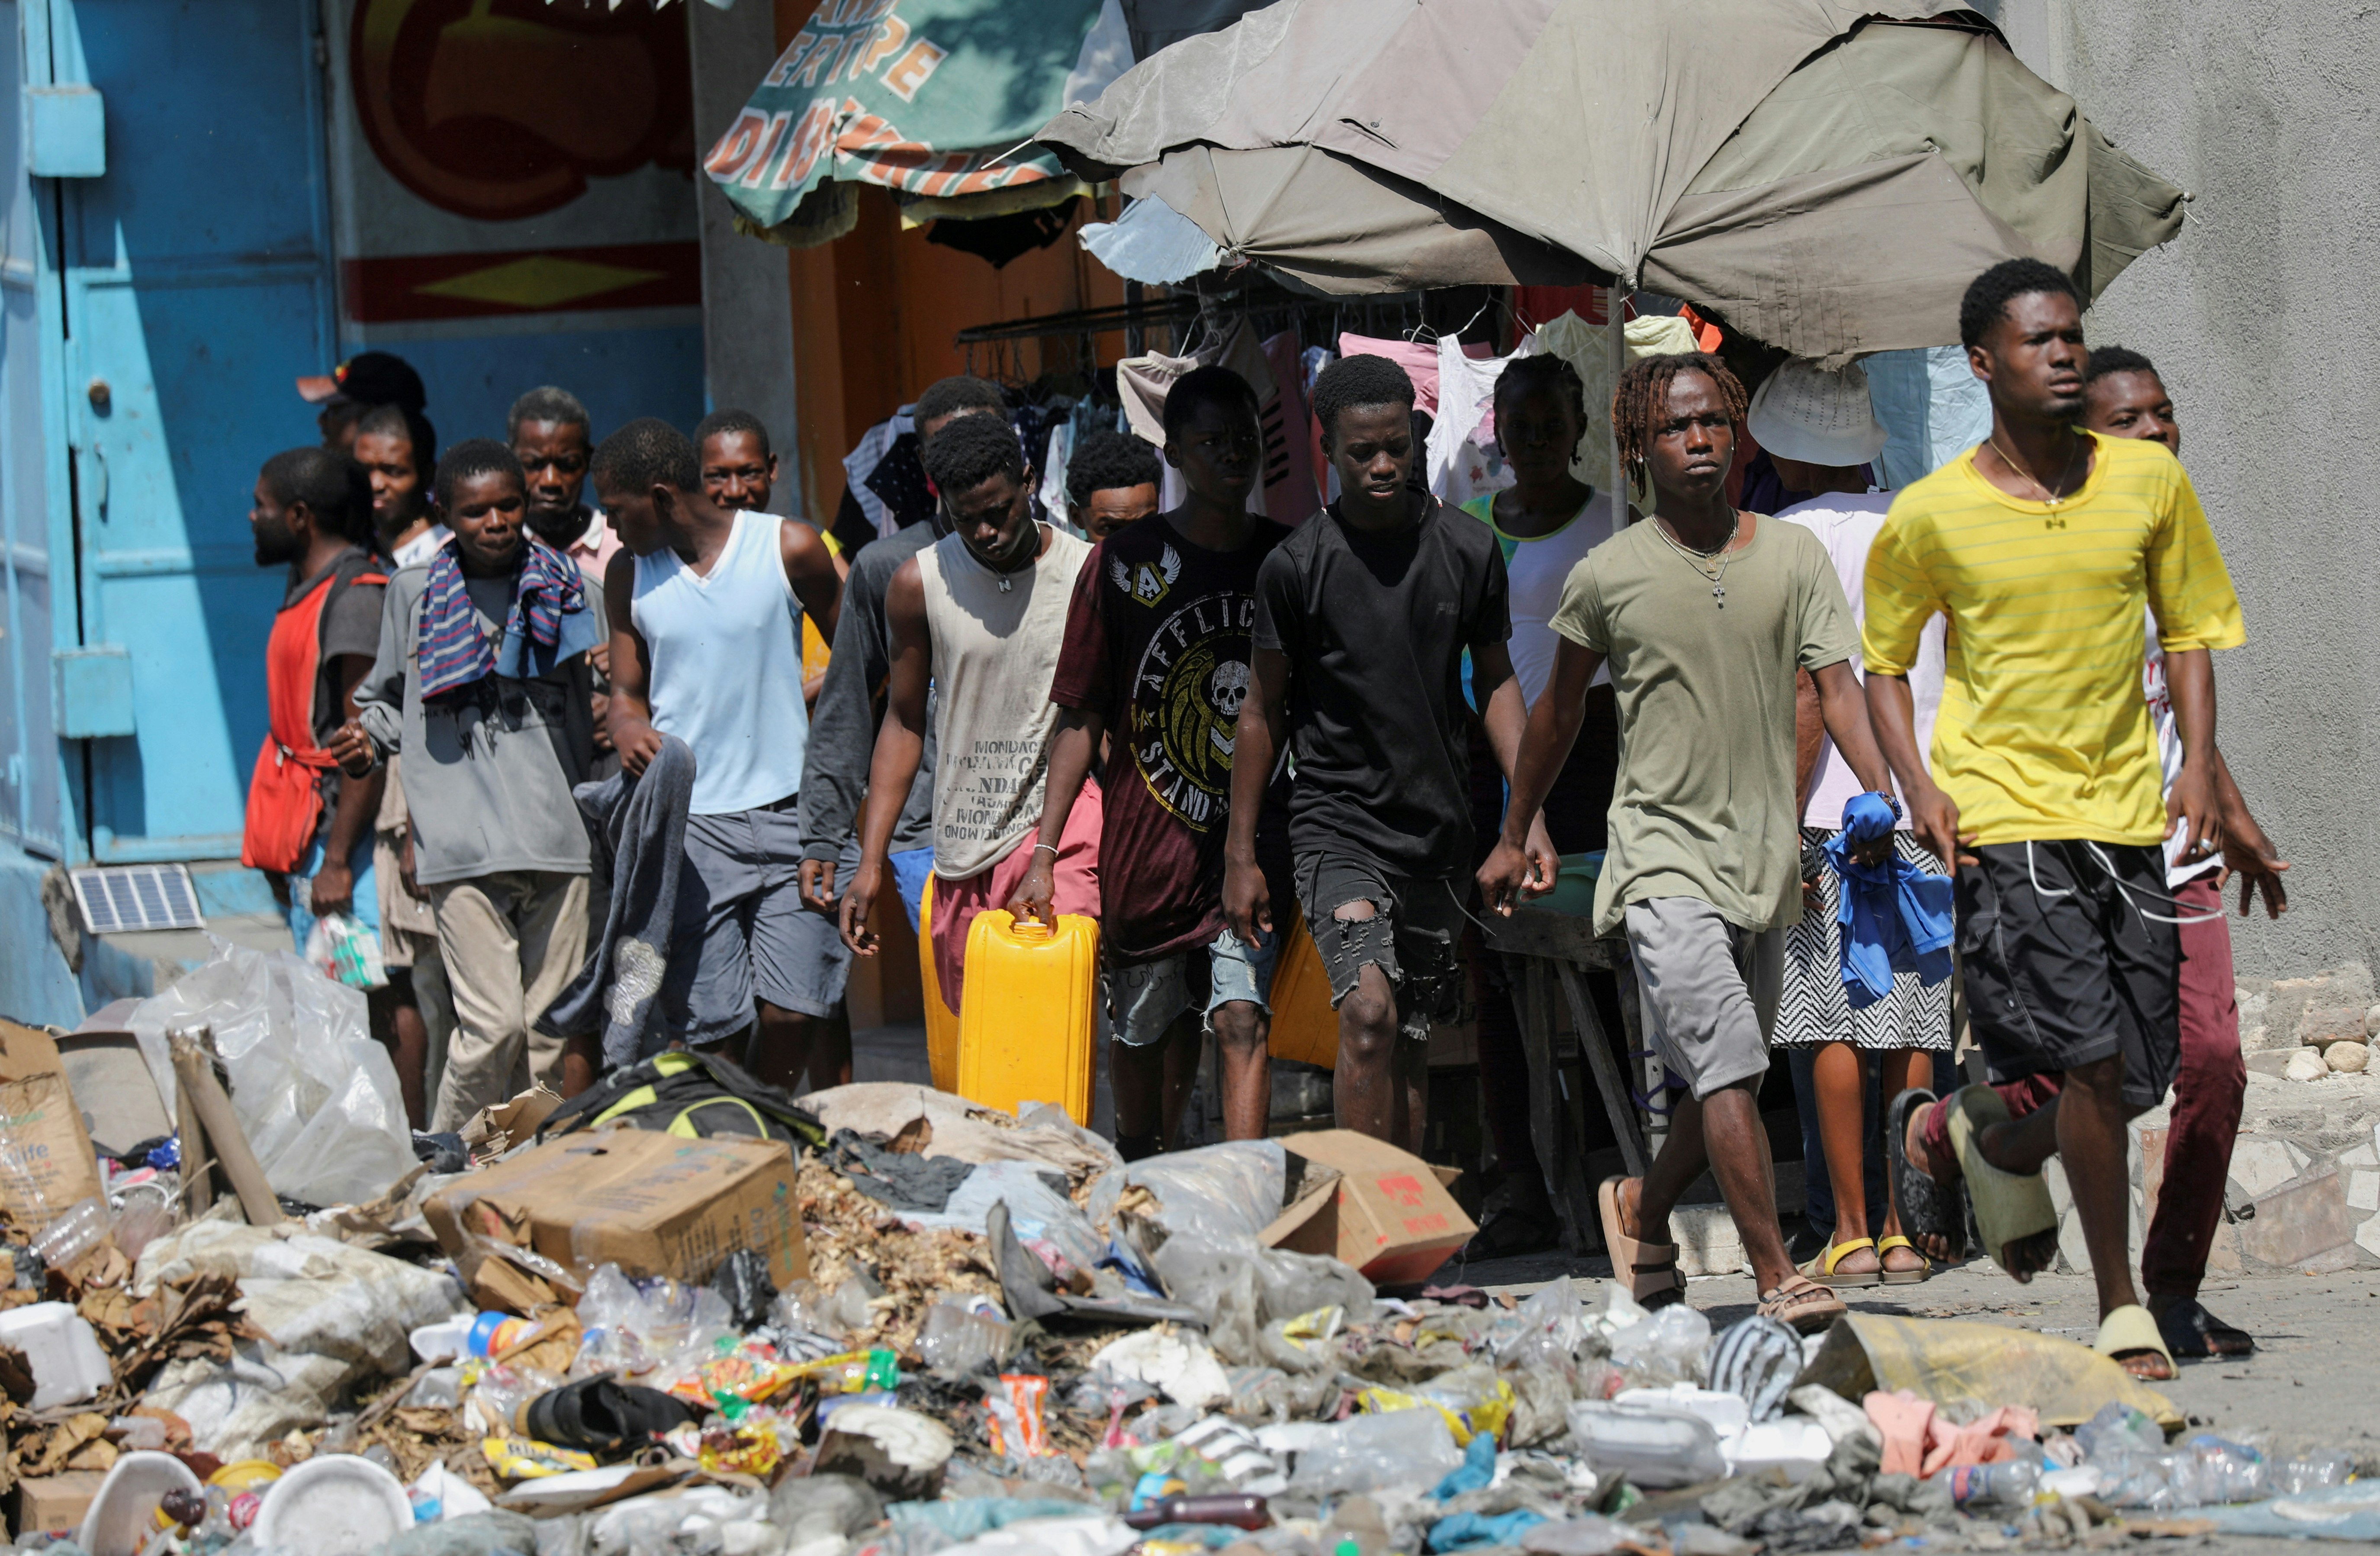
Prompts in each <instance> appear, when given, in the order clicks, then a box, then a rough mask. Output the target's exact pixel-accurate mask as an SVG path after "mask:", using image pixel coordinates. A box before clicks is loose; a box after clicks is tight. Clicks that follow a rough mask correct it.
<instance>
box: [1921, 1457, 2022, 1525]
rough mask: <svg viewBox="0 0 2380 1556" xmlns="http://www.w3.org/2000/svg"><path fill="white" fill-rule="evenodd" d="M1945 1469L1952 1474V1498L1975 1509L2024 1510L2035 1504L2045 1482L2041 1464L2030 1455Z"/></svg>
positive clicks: (1977, 1510)
mask: <svg viewBox="0 0 2380 1556" xmlns="http://www.w3.org/2000/svg"><path fill="white" fill-rule="evenodd" d="M1942 1473H1943V1474H1945V1475H1946V1476H1948V1477H1949V1481H1950V1500H1951V1501H1953V1502H1954V1503H1956V1504H1957V1505H1958V1506H1960V1507H1961V1508H1962V1509H1965V1510H1966V1511H1968V1512H1971V1513H1982V1512H1985V1511H1986V1510H1990V1511H1995V1512H2021V1511H2022V1510H2023V1509H2025V1508H2028V1507H2031V1506H2032V1505H2033V1498H2034V1491H2035V1490H2036V1489H2038V1488H2039V1486H2040V1484H2041V1466H2040V1465H2037V1464H2034V1462H2033V1461H2031V1460H2030V1459H2013V1460H2010V1461H2008V1462H2006V1463H2004V1464H1997V1465H1954V1466H1953V1467H1951V1468H1949V1469H1948V1470H1945V1471H1943V1472H1942Z"/></svg>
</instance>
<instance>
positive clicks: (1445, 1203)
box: [1263, 1129, 1478, 1286]
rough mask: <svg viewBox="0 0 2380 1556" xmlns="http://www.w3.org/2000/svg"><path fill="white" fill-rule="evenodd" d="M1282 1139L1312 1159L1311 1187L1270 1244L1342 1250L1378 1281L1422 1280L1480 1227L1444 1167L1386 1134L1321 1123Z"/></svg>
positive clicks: (1273, 1228) (1268, 1235) (1307, 1250)
mask: <svg viewBox="0 0 2380 1556" xmlns="http://www.w3.org/2000/svg"><path fill="white" fill-rule="evenodd" d="M1281 1146H1282V1148H1283V1149H1286V1150H1289V1151H1290V1152H1292V1153H1293V1154H1294V1155H1296V1156H1299V1157H1302V1158H1304V1159H1305V1161H1306V1162H1307V1163H1309V1164H1310V1165H1309V1167H1308V1169H1307V1171H1306V1173H1305V1187H1304V1189H1303V1190H1302V1191H1301V1192H1299V1193H1298V1195H1297V1196H1296V1197H1295V1198H1294V1199H1293V1200H1292V1202H1291V1203H1290V1206H1289V1208H1288V1209H1287V1210H1283V1211H1281V1216H1280V1218H1279V1219H1278V1220H1276V1221H1275V1222H1273V1223H1272V1224H1271V1225H1270V1226H1269V1227H1266V1228H1265V1230H1264V1235H1263V1240H1264V1242H1265V1244H1266V1246H1269V1247H1275V1248H1287V1249H1289V1250H1290V1251H1291V1252H1292V1253H1301V1254H1331V1255H1334V1256H1336V1257H1337V1258H1340V1259H1342V1260H1343V1261H1344V1262H1346V1263H1348V1264H1352V1265H1354V1267H1355V1268H1356V1269H1357V1270H1361V1271H1363V1274H1364V1278H1365V1279H1366V1280H1367V1281H1370V1282H1372V1283H1373V1284H1374V1285H1376V1286H1402V1285H1414V1284H1417V1283H1419V1282H1423V1281H1427V1280H1428V1279H1429V1277H1430V1276H1431V1275H1433V1274H1434V1273H1436V1272H1437V1270H1438V1267H1439V1265H1441V1264H1444V1263H1445V1262H1446V1261H1447V1259H1448V1258H1451V1257H1452V1255H1453V1253H1454V1251H1455V1250H1456V1249H1457V1248H1460V1247H1461V1246H1463V1244H1465V1243H1467V1242H1469V1241H1470V1240H1471V1234H1473V1233H1474V1232H1475V1231H1477V1230H1478V1228H1477V1227H1476V1226H1475V1225H1474V1224H1473V1222H1472V1220H1471V1218H1470V1217H1469V1216H1466V1215H1464V1214H1463V1207H1462V1206H1460V1205H1458V1204H1456V1203H1455V1202H1454V1196H1453V1195H1451V1194H1450V1193H1448V1192H1447V1184H1446V1180H1442V1179H1441V1178H1440V1176H1439V1170H1438V1169H1436V1168H1433V1167H1431V1166H1430V1165H1429V1164H1428V1163H1427V1162H1426V1161H1423V1160H1422V1159H1421V1158H1419V1157H1417V1156H1415V1155H1413V1154H1412V1153H1411V1152H1409V1151H1403V1150H1399V1149H1397V1148H1396V1147H1394V1146H1392V1145H1390V1144H1388V1143H1387V1142H1386V1141H1384V1140H1376V1139H1373V1138H1372V1137H1370V1136H1368V1135H1359V1134H1357V1133H1356V1132H1355V1131H1354V1130H1352V1129H1318V1130H1315V1131H1313V1132H1311V1133H1308V1134H1304V1135H1284V1136H1282V1137H1281ZM1315 1166H1319V1167H1322V1168H1326V1169H1329V1171H1327V1172H1322V1173H1317V1172H1315V1171H1313V1170H1312V1169H1313V1167H1315Z"/></svg>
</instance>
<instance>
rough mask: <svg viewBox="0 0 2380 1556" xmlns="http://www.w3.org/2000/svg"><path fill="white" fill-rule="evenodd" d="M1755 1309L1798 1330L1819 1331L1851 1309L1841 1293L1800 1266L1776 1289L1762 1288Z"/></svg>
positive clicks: (1825, 1328)
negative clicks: (1832, 1289) (1814, 1278)
mask: <svg viewBox="0 0 2380 1556" xmlns="http://www.w3.org/2000/svg"><path fill="white" fill-rule="evenodd" d="M1755 1311H1756V1312H1757V1313H1758V1314H1759V1315H1760V1316H1761V1317H1762V1318H1764V1319H1778V1320H1779V1321H1780V1322H1782V1323H1786V1324H1790V1325H1791V1326H1792V1330H1793V1332H1794V1333H1796V1334H1818V1333H1822V1332H1823V1331H1826V1330H1828V1329H1830V1328H1832V1327H1833V1326H1834V1322H1835V1320H1836V1319H1840V1318H1841V1317H1843V1316H1844V1315H1845V1314H1847V1313H1849V1312H1850V1311H1851V1309H1850V1308H1848V1307H1844V1306H1843V1299H1842V1298H1841V1297H1840V1296H1837V1295H1835V1294H1834V1293H1832V1292H1830V1291H1828V1289H1827V1288H1826V1287H1824V1286H1822V1285H1820V1284H1818V1283H1817V1282H1815V1281H1813V1280H1811V1279H1810V1278H1809V1277H1808V1276H1807V1275H1804V1274H1803V1273H1801V1272H1800V1271H1799V1270H1796V1271H1795V1272H1794V1273H1792V1274H1791V1275H1788V1276H1787V1277H1785V1279H1784V1280H1782V1281H1779V1282H1778V1283H1777V1285H1776V1286H1775V1287H1774V1288H1773V1289H1771V1290H1768V1291H1765V1292H1762V1293H1761V1294H1760V1306H1759V1307H1757V1308H1755Z"/></svg>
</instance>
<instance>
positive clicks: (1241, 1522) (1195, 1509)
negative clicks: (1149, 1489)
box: [1123, 1495, 1272, 1529]
mask: <svg viewBox="0 0 2380 1556" xmlns="http://www.w3.org/2000/svg"><path fill="white" fill-rule="evenodd" d="M1123 1521H1124V1522H1125V1523H1126V1524H1128V1525H1130V1526H1132V1527H1134V1528H1135V1529H1154V1528H1156V1527H1157V1526H1159V1525H1160V1524H1228V1525H1230V1526H1233V1528H1240V1529H1264V1528H1269V1527H1271V1526H1272V1514H1271V1513H1269V1512H1268V1511H1267V1510H1266V1506H1265V1499H1264V1498H1262V1497H1248V1496H1232V1495H1227V1496H1214V1497H1167V1498H1165V1499H1164V1500H1163V1501H1154V1502H1151V1503H1149V1504H1148V1505H1147V1507H1142V1508H1135V1510H1133V1511H1132V1512H1130V1513H1125V1514H1124V1515H1123Z"/></svg>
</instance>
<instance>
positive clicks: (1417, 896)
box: [1223, 356, 1556, 1151]
mask: <svg viewBox="0 0 2380 1556" xmlns="http://www.w3.org/2000/svg"><path fill="white" fill-rule="evenodd" d="M1413 407H1414V386H1413V381H1412V380H1411V379H1410V378H1407V377H1406V376H1405V372H1404V370H1403V368H1400V367H1398V366H1397V365H1396V364H1395V363H1394V362H1391V361H1390V360H1389V359H1386V358H1384V357H1365V356H1358V357H1348V358H1344V359H1341V360H1340V361H1337V362H1334V363H1332V364H1331V365H1330V367H1329V368H1327V369H1325V370H1324V371H1323V373H1322V376H1321V377H1320V378H1318V379H1317V380H1316V381H1315V384H1314V414H1315V418H1316V419H1317V420H1318V421H1319V422H1320V423H1321V428H1322V451H1323V453H1324V454H1325V455H1326V456H1329V458H1330V462H1331V465H1332V467H1333V468H1335V469H1336V470H1337V471H1338V474H1339V489H1340V498H1339V501H1338V502H1336V503H1333V504H1331V505H1330V507H1328V508H1326V509H1325V510H1323V512H1321V513H1320V514H1318V515H1317V516H1316V517H1313V518H1311V519H1308V520H1307V521H1306V522H1305V524H1304V525H1303V526H1301V527H1300V528H1298V529H1296V530H1294V531H1293V532H1292V534H1291V535H1290V537H1289V539H1287V540H1285V541H1281V544H1280V545H1278V546H1277V547H1275V548H1274V549H1273V552H1272V554H1271V555H1269V556H1268V557H1266V558H1265V560H1264V565H1262V566H1261V567H1259V568H1258V569H1257V590H1256V592H1257V608H1256V626H1255V630H1254V633H1253V640H1254V644H1255V650H1256V651H1255V653H1254V655H1253V656H1252V662H1251V665H1250V675H1249V681H1248V687H1247V695H1246V697H1245V700H1243V702H1242V703H1241V705H1240V717H1239V729H1238V733H1237V735H1236V736H1235V738H1234V744H1233V758H1232V824H1231V831H1230V833H1229V835H1228V839H1227V841H1226V843H1225V845H1224V853H1223V858H1224V876H1223V918H1224V921H1225V922H1226V923H1227V924H1228V925H1229V926H1230V928H1231V930H1232V933H1233V935H1234V936H1236V937H1237V938H1238V939H1239V940H1240V941H1241V942H1244V943H1245V944H1249V945H1254V944H1256V943H1257V941H1258V939H1259V937H1260V936H1269V935H1271V934H1272V932H1273V928H1274V926H1273V914H1272V893H1271V892H1270V890H1269V887H1268V886H1267V884H1266V881H1265V875H1264V870H1263V868H1262V866H1261V864H1260V863H1259V861H1258V856H1257V817H1258V813H1259V811H1260V810H1261V808H1262V807H1263V804H1264V795H1265V788H1266V785H1267V784H1269V782H1270V780H1271V778H1272V775H1273V772H1274V770H1275V766H1276V763H1277V759H1278V756H1279V753H1280V751H1281V747H1282V744H1283V742H1284V741H1286V742H1287V743H1288V744H1289V746H1290V748H1291V749H1292V751H1293V753H1294V755H1295V757H1296V780H1295V784H1294V785H1293V787H1292V789H1291V791H1290V802H1289V845H1290V851H1291V854H1292V856H1293V863H1294V867H1295V872H1296V881H1297V894H1298V898H1299V900H1300V902H1301V903H1302V904H1303V906H1304V907H1305V922H1306V927H1307V928H1308V930H1311V931H1312V933H1313V936H1314V943H1315V945H1316V947H1317V948H1318V950H1319V951H1320V952H1321V954H1322V965H1323V967H1324V969H1325V970H1326V971H1327V972H1328V973H1329V974H1330V1001H1331V1003H1332V1004H1333V1005H1334V1006H1336V1007H1337V1009H1338V1012H1339V1064H1338V1071H1337V1076H1336V1080H1335V1085H1334V1088H1333V1092H1332V1100H1333V1101H1334V1103H1335V1104H1336V1107H1337V1111H1338V1115H1339V1124H1340V1126H1341V1127H1342V1128H1347V1129H1356V1130H1360V1131H1362V1132H1363V1133H1365V1134H1366V1135H1370V1136H1373V1137H1376V1138H1379V1139H1385V1140H1389V1141H1390V1142H1392V1143H1394V1144H1397V1145H1400V1146H1403V1148H1404V1149H1407V1150H1414V1151H1418V1150H1419V1149H1421V1142H1422V1125H1423V1123H1424V1122H1425V1120H1426V1118H1427V1112H1428V1097H1427V1091H1426V1089H1425V1088H1426V1085H1427V1078H1428V1077H1427V1069H1426V1065H1425V1061H1426V1058H1427V1039H1428V1037H1429V1024H1430V1021H1431V1019H1432V1018H1433V1017H1438V1016H1444V1015H1447V1014H1449V1009H1450V1006H1451V1003H1452V1001H1453V998H1454V996H1455V995H1456V994H1457V992H1458V986H1457V984H1456V979H1457V978H1458V977H1459V967H1458V959H1457V956H1456V952H1455V946H1456V942H1457V940H1458V939H1459V937H1460V935H1461V932H1462V928H1463V914H1464V912H1465V909H1464V902H1465V899H1466V898H1468V897H1469V895H1470V882H1469V881H1465V880H1463V870H1464V869H1466V868H1467V867H1468V866H1469V864H1470V862H1471V843H1472V836H1471V814H1470V803H1469V789H1470V784H1469V779H1470V760H1469V751H1468V737H1469V727H1468V725H1469V719H1470V715H1471V706H1470V705H1469V704H1467V703H1466V702H1465V701H1464V699H1463V654H1464V652H1465V651H1466V650H1468V652H1469V653H1470V656H1471V695H1472V698H1473V699H1475V701H1476V703H1477V706H1478V710H1479V712H1480V715H1481V716H1482V718H1483V719H1484V721H1485V723H1486V724H1487V729H1488V739H1489V741H1490V742H1491V743H1492V744H1493V745H1494V747H1495V749H1496V755H1497V760H1498V761H1499V763H1500V765H1501V766H1502V767H1503V768H1504V769H1505V771H1506V772H1510V771H1511V770H1512V755H1513V752H1514V750H1515V748H1517V747H1518V745H1519V743H1520V736H1521V726H1522V724H1523V723H1524V720H1525V719H1526V716H1527V710H1526V709H1525V708H1524V706H1523V704H1522V701H1521V687H1520V683H1519V681H1518V680H1517V679H1515V678H1514V676H1513V675H1512V656H1511V654H1510V653H1509V652H1507V651H1506V650H1505V646H1504V644H1505V639H1506V638H1509V637H1510V636H1511V635H1512V622H1511V618H1510V616H1509V615H1508V614H1507V612H1506V608H1505V581H1504V558H1503V556H1502V554H1501V553H1499V552H1498V550H1497V548H1496V541H1495V537H1494V536H1493V535H1492V534H1490V533H1489V531H1488V529H1487V527H1486V526H1484V525H1482V524H1479V523H1478V522H1476V521H1475V520H1474V519H1472V518H1470V517H1466V516H1464V515H1463V514H1461V513H1458V512H1456V511H1455V510H1454V509H1452V508H1450V507H1448V506H1446V505H1445V504H1442V503H1439V502H1438V501H1436V500H1435V499H1433V498H1432V497H1431V496H1430V495H1429V494H1428V493H1427V492H1423V491H1420V490H1417V489H1416V488H1415V486H1414V484H1413V469H1414V455H1415V442H1416V440H1415V437H1414V432H1413ZM1520 815H1521V817H1522V819H1523V820H1524V821H1525V820H1526V819H1528V818H1529V817H1532V816H1534V815H1536V805H1535V804H1532V805H1531V806H1530V807H1529V808H1527V810H1525V811H1523V812H1520ZM1530 843H1531V848H1532V857H1531V858H1530V860H1529V865H1530V866H1531V867H1533V868H1534V869H1535V871H1536V878H1537V879H1538V880H1539V881H1540V882H1541V883H1542V885H1543V886H1545V887H1547V888H1550V887H1551V885H1552V884H1553V878H1554V872H1555V869H1556V861H1555V858H1554V854H1553V846H1552V845H1551V844H1549V843H1548V842H1547V841H1546V839H1545V833H1544V830H1543V829H1542V828H1533V829H1532V830H1531V832H1530Z"/></svg>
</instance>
